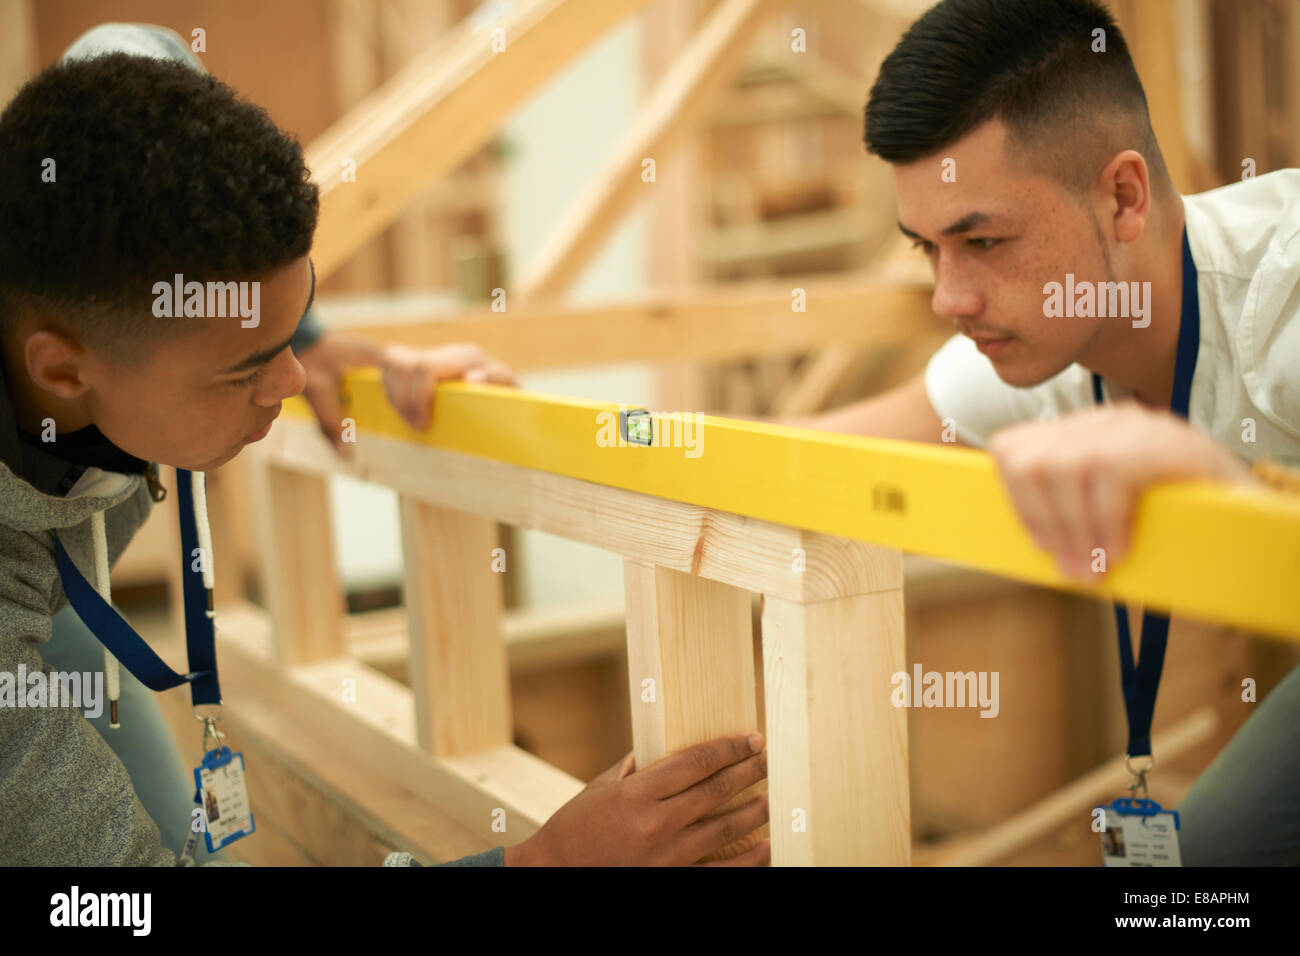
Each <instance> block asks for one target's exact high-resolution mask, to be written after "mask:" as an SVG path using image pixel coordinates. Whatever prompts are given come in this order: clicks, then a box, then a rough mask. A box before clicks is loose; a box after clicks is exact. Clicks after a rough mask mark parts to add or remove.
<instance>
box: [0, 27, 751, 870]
mask: <svg viewBox="0 0 1300 956" xmlns="http://www.w3.org/2000/svg"><path fill="white" fill-rule="evenodd" d="M114 51H116V52H114ZM317 209H318V195H317V188H316V186H315V185H313V184H312V182H311V181H310V175H309V171H308V170H307V169H306V168H305V166H304V164H303V157H302V150H301V147H300V146H299V144H298V143H297V142H296V141H294V140H293V139H292V138H291V137H289V136H286V135H285V134H284V133H283V132H281V131H280V130H279V129H277V128H276V126H275V125H274V124H273V123H272V122H271V120H270V119H269V117H268V116H267V115H266V113H265V111H263V110H262V109H260V108H259V107H257V106H254V105H252V104H250V103H248V102H245V101H243V100H241V99H239V97H238V96H237V95H236V94H235V93H234V91H233V90H231V89H230V88H229V87H228V86H226V85H225V84H223V83H221V82H220V81H218V80H217V79H215V78H214V77H212V76H209V75H207V74H206V73H205V72H204V71H203V70H202V67H201V65H200V64H199V63H198V62H197V60H195V59H194V58H193V56H192V55H191V54H190V52H189V51H188V49H186V47H185V45H184V43H183V42H182V41H180V39H179V38H178V37H176V36H175V34H173V33H171V32H170V31H167V30H163V29H160V28H155V27H148V26H135V25H125V24H113V25H108V26H105V27H101V28H97V29H96V30H95V31H92V32H91V33H90V34H88V35H86V36H85V37H83V38H82V39H81V40H79V41H78V43H77V44H75V45H74V47H73V49H72V50H70V51H69V53H68V55H67V56H66V57H65V59H64V60H63V61H62V62H60V63H59V64H56V65H55V66H53V67H50V68H49V69H47V70H45V71H44V72H42V73H41V74H40V75H39V76H37V77H36V78H34V79H33V80H32V81H30V82H29V83H28V84H27V85H26V86H24V87H23V89H22V90H20V91H19V93H18V94H17V95H16V96H15V98H14V99H13V101H12V102H11V103H10V104H9V105H8V107H7V108H6V109H5V110H4V112H3V114H2V115H0V358H2V359H3V361H2V362H0V371H2V372H3V385H4V387H3V388H0V686H3V683H4V682H3V677H4V676H5V675H9V676H10V677H11V678H12V676H13V675H16V674H18V673H25V674H29V675H30V674H35V673H38V672H41V671H43V670H44V669H45V668H46V667H48V665H49V663H50V661H51V660H55V661H60V662H79V661H86V660H89V664H88V665H87V664H80V665H78V666H67V667H63V668H55V669H65V670H91V669H97V668H98V662H99V661H102V654H101V655H100V656H98V657H97V656H96V648H95V643H94V638H93V636H92V635H91V634H90V632H89V631H88V630H87V629H86V628H85V627H84V626H80V622H79V621H77V620H76V616H75V615H73V614H72V612H71V610H69V609H67V604H68V601H69V599H68V596H67V594H66V593H65V590H64V586H63V585H64V584H66V583H68V578H67V577H66V576H64V575H63V574H62V573H61V572H62V571H64V570H66V569H65V568H61V567H60V565H59V563H58V561H57V557H56V556H61V555H63V554H64V553H66V555H67V556H68V558H69V559H70V560H71V561H72V563H73V564H74V565H75V566H76V568H77V569H79V570H80V573H81V574H82V575H84V576H85V577H86V578H90V577H91V574H92V569H93V568H94V567H95V566H96V565H97V564H98V565H100V566H102V567H104V568H107V567H108V566H111V564H112V563H113V562H114V561H115V560H116V559H117V557H118V556H119V555H120V554H121V552H122V550H123V549H124V548H125V547H126V546H127V544H128V542H129V541H130V539H131V536H132V535H133V534H134V532H135V530H136V529H137V528H138V527H139V526H140V525H141V524H142V523H143V521H144V519H145V518H146V516H147V515H148V513H149V511H150V509H151V508H152V507H153V504H154V502H155V501H156V500H159V498H160V497H161V492H162V489H161V488H160V486H159V482H158V480H157V470H156V466H155V464H154V463H155V462H162V463H165V464H169V465H174V466H176V467H177V468H179V469H185V470H188V471H190V472H206V471H210V470H212V469H215V468H218V467H220V466H221V465H222V464H224V463H225V462H228V461H230V460H231V459H232V458H234V457H235V456H236V455H238V454H239V452H240V450H241V449H242V448H243V447H244V446H245V445H246V444H248V443H249V442H251V441H256V440H258V439H259V438H261V437H263V436H264V435H265V434H266V432H267V430H268V429H269V428H270V427H271V423H272V422H273V421H274V419H275V417H276V416H277V415H278V413H279V411H280V403H281V402H283V401H284V400H285V399H286V398H290V397H292V396H294V395H298V394H301V393H305V396H306V398H307V399H308V401H309V402H310V403H311V404H312V406H313V408H314V409H315V411H316V414H317V416H318V418H319V420H320V423H321V428H322V430H323V431H324V433H325V434H326V435H327V437H329V438H330V439H331V440H332V441H334V442H335V444H336V446H338V447H339V448H340V450H341V451H342V445H341V443H340V441H339V437H340V427H339V426H340V421H339V418H340V416H339V405H338V385H339V382H340V379H341V376H342V374H343V372H344V371H345V370H346V369H347V367H349V366H352V365H362V364H374V365H379V366H380V367H381V368H382V370H383V376H384V381H385V385H386V391H387V394H388V396H389V398H390V400H392V401H393V403H394V405H395V406H397V407H398V408H399V409H400V410H401V411H402V413H403V415H404V416H405V417H406V418H407V420H408V421H409V422H410V423H411V424H412V426H413V427H416V428H420V427H423V426H424V425H425V424H426V422H427V419H428V415H429V413H430V402H431V400H432V397H433V392H434V387H435V386H436V384H437V382H438V381H439V380H443V379H448V378H457V377H465V378H470V379H476V380H479V381H489V382H498V383H505V384H512V383H513V375H512V374H511V372H510V370H509V369H507V368H505V366H503V365H501V364H500V363H498V362H494V361H492V360H491V359H489V358H488V357H486V356H484V355H483V354H482V353H481V352H480V351H479V350H478V349H476V348H474V347H472V346H453V347H449V348H446V349H433V350H429V351H417V350H413V349H409V348H404V347H401V346H393V347H389V348H377V347H375V346H372V345H368V344H366V343H364V342H361V341H359V340H352V339H349V338H347V337H345V336H343V335H340V334H338V333H334V332H328V331H324V330H322V329H321V328H320V327H319V325H318V324H316V323H314V322H313V321H312V319H311V318H310V316H309V310H310V306H311V302H312V298H313V296H314V294H315V275H314V271H313V269H312V265H311V259H310V255H309V254H310V250H311V244H312V234H313V232H314V230H315V228H316V217H317ZM178 276H179V277H181V278H179V279H178V278H177V277H178ZM174 282H175V283H179V284H180V286H181V288H182V289H183V290H184V294H183V296H175V295H170V294H168V288H169V287H171V286H172V285H173V283H174ZM189 283H200V287H201V288H202V287H206V288H209V289H211V288H212V287H213V286H214V285H217V286H218V288H221V289H227V288H233V289H238V290H240V297H239V300H238V301H239V304H240V310H239V314H235V311H236V310H235V309H234V308H233V307H231V306H230V305H229V303H233V302H234V301H235V300H234V298H230V299H229V300H228V304H227V307H226V308H225V309H223V310H219V311H217V312H216V313H215V314H212V313H211V312H208V311H207V310H205V309H204V308H202V307H200V308H198V309H196V310H191V309H190V308H189V304H190V293H189V286H188V284H189ZM254 283H255V285H250V284H254ZM245 293H247V294H245ZM182 299H184V302H182V301H181V300H182ZM212 301H213V299H212V298H208V299H207V302H208V303H211V302H212ZM198 304H199V305H200V306H202V305H203V303H198ZM194 312H198V313H199V314H194ZM178 557H179V556H178ZM10 686H11V687H12V684H11V685H10ZM123 687H124V690H125V691H127V693H126V694H124V696H123V704H124V707H123V710H124V714H123V719H122V725H123V729H121V730H105V731H104V732H103V733H102V734H101V733H100V732H99V731H98V730H97V729H96V728H95V727H94V726H92V725H91V723H90V722H89V720H87V718H86V716H84V715H83V714H82V712H81V711H80V710H78V709H76V708H69V707H57V706H31V707H24V706H15V702H14V701H12V700H9V701H6V700H5V699H4V698H3V696H0V815H3V826H0V865H13V864H42V865H64V864H74V865H114V864H119V865H120V864H127V865H142V864H143V865H174V864H175V863H177V851H178V850H179V849H180V846H179V844H180V842H181V841H182V840H183V839H184V835H185V833H186V831H187V830H188V824H189V820H190V812H191V809H192V808H193V797H194V790H193V787H192V785H191V784H189V783H188V782H187V780H186V777H187V776H188V771H187V769H186V765H185V764H184V763H182V762H181V759H180V757H179V755H177V754H176V752H175V749H174V746H173V745H172V744H171V743H170V741H169V739H168V735H167V731H166V728H165V725H164V724H163V722H162V720H161V718H160V717H159V716H158V714H157V710H156V707H155V706H153V704H152V701H151V699H150V698H149V695H148V694H147V692H145V691H144V688H143V687H141V686H139V685H135V684H133V682H132V679H131V677H130V676H129V675H127V674H123ZM132 688H134V691H135V692H134V695H133V696H132ZM25 691H26V688H22V689H21V690H20V692H25ZM141 718H143V722H141ZM137 725H138V726H140V727H141V728H142V730H143V731H144V733H143V735H139V739H137V740H136V741H135V744H134V745H127V744H126V742H125V739H124V738H120V737H118V736H117V735H119V734H124V733H125V732H126V728H127V727H128V726H130V727H136V726H137ZM105 738H107V740H108V741H112V742H114V743H115V744H118V746H119V750H120V753H121V758H119V754H118V753H115V752H114V750H113V749H111V748H110V744H109V743H108V742H106V739H105ZM123 760H126V761H129V762H130V764H131V769H130V770H129V771H128V769H127V768H126V767H125V766H124V763H123ZM765 760H766V755H765V754H764V753H763V752H762V741H761V738H757V741H756V742H755V741H754V740H747V739H746V738H745V737H743V736H738V737H734V738H730V737H729V738H723V739H719V740H715V741H710V742H707V743H704V744H701V745H699V746H697V747H694V748H690V749H688V750H686V751H681V752H679V753H677V754H673V755H669V756H667V757H665V758H663V759H662V760H660V761H658V762H656V763H655V764H654V765H652V766H650V767H647V768H643V769H640V770H638V771H637V772H633V770H634V763H633V761H632V759H631V755H630V754H629V755H628V757H627V758H625V759H624V760H623V761H621V762H620V763H619V764H618V765H616V766H615V767H612V768H611V769H610V770H609V771H607V772H606V773H605V774H602V775H601V776H600V777H598V778H597V779H596V780H594V781H592V783H591V784H590V785H588V787H587V788H586V789H585V790H584V791H582V792H581V793H580V794H579V795H578V796H577V797H575V798H574V799H573V800H572V801H570V802H569V803H568V804H566V805H565V806H564V807H562V808H561V809H560V810H559V811H558V812H557V813H556V814H555V815H554V816H553V817H552V818H551V820H549V821H548V822H547V823H546V825H545V826H544V827H543V828H542V829H541V830H540V831H539V832H538V833H537V834H536V835H534V836H533V837H532V838H530V839H528V840H526V841H524V842H522V843H520V844H516V845H513V846H510V847H497V848H495V849H493V850H490V851H488V852H486V853H483V854H479V855H477V856H475V857H469V858H466V859H464V860H460V861H456V864H453V865H503V864H506V865H515V864H532V863H539V864H552V863H573V864H615V863H665V864H686V863H692V862H695V861H698V860H700V859H701V858H703V857H705V856H707V855H709V854H710V853H712V852H713V851H714V850H716V849H718V848H719V847H721V846H723V845H725V844H727V843H729V842H731V840H732V839H734V838H735V835H736V834H747V833H749V832H750V831H752V830H754V829H756V828H757V827H759V826H761V825H762V824H763V823H764V822H765V821H766V819H767V804H766V798H765V797H763V798H758V799H755V800H752V801H750V802H749V803H747V804H745V805H744V806H742V807H739V808H736V809H734V810H731V811H729V812H727V813H725V814H721V815H719V816H716V817H710V818H708V819H705V818H706V816H707V815H708V814H709V813H710V812H712V811H715V810H716V808H717V807H718V806H720V805H721V804H722V803H723V802H725V801H726V800H727V799H729V798H730V796H732V795H734V794H736V793H739V792H740V791H741V790H743V789H744V788H745V787H747V786H750V785H751V784H753V783H755V782H756V781H758V780H760V779H762V777H763V776H765V770H766V763H765ZM189 766H193V764H189ZM250 772H253V773H255V772H256V770H255V769H254V768H250ZM191 779H192V778H191ZM133 781H139V782H140V783H141V792H139V793H137V790H136V788H135V787H134V786H133ZM146 781H148V782H149V783H148V786H145V783H146ZM145 801H148V803H149V805H148V806H146V803H145ZM155 818H157V820H155ZM159 823H162V824H163V826H164V827H167V836H166V837H164V836H163V835H162V834H160V831H159V825H158V824H159ZM173 827H175V829H173ZM767 854H768V843H767V841H766V840H763V841H760V842H759V843H758V844H757V845H756V846H755V847H754V848H752V849H751V850H749V851H748V852H746V853H745V854H743V855H741V856H739V857H736V858H735V859H734V860H732V861H730V863H731V864H734V865H756V864H762V863H764V862H765V861H766V859H767ZM212 862H220V861H212ZM402 862H410V858H409V856H404V858H403V860H402Z"/></svg>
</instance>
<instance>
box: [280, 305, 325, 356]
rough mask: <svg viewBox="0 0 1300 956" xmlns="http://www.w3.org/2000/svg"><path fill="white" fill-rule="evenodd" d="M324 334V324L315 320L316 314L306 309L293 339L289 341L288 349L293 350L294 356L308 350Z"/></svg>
mask: <svg viewBox="0 0 1300 956" xmlns="http://www.w3.org/2000/svg"><path fill="white" fill-rule="evenodd" d="M324 334H325V323H323V322H322V321H321V320H320V319H318V318H316V313H315V312H313V311H312V310H311V309H308V310H307V311H306V313H305V314H304V315H303V317H302V321H300V322H299V323H298V328H297V330H296V331H295V332H294V333H293V338H291V339H290V340H289V348H291V349H293V352H294V354H295V355H298V354H300V353H301V352H303V351H305V350H307V349H308V348H310V347H311V346H312V345H313V344H315V342H316V340H317V339H319V338H320V337H321V336H322V335H324Z"/></svg>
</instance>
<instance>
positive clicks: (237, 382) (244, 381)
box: [226, 365, 266, 388]
mask: <svg viewBox="0 0 1300 956" xmlns="http://www.w3.org/2000/svg"><path fill="white" fill-rule="evenodd" d="M264 372H266V366H265V365H263V366H262V367H261V368H259V369H258V370H257V371H256V372H254V373H253V374H252V375H245V376H244V377H243V378H237V379H233V380H231V381H229V382H227V383H226V384H227V385H233V386H234V387H235V388H247V387H248V386H250V385H252V384H253V383H254V382H256V381H257V380H258V379H259V378H261V377H262V375H263V373H264Z"/></svg>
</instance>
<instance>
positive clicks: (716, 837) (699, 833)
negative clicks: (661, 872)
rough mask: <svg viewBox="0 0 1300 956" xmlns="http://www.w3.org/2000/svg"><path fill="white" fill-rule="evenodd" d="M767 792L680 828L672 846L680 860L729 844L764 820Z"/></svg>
mask: <svg viewBox="0 0 1300 956" xmlns="http://www.w3.org/2000/svg"><path fill="white" fill-rule="evenodd" d="M767 814H768V803H767V794H765V793H763V794H759V795H758V796H757V797H755V798H754V799H753V800H750V801H748V802H746V803H744V804H741V805H740V806H739V807H736V808H735V809H733V810H729V811H727V812H726V813H720V814H718V815H717V816H716V817H709V818H708V819H706V820H700V821H699V822H698V823H693V824H691V825H690V826H689V827H687V828H686V829H685V830H683V831H682V836H681V838H680V840H681V842H680V844H679V846H678V847H674V848H673V850H674V853H675V854H676V853H678V852H680V855H681V858H682V859H687V860H699V859H701V858H702V857H705V856H708V855H709V854H710V853H714V852H716V851H718V850H721V849H722V848H723V847H724V846H730V845H731V844H733V843H735V842H736V841H737V840H739V839H741V838H742V837H744V836H745V835H746V834H749V833H753V832H754V831H755V830H757V829H758V828H759V827H761V826H762V825H763V824H764V823H766V822H767Z"/></svg>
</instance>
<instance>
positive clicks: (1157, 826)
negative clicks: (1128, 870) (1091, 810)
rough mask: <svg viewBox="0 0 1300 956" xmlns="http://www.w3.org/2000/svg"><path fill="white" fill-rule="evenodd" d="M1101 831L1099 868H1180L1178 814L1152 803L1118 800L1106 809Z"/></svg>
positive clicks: (1150, 801) (1123, 798)
mask: <svg viewBox="0 0 1300 956" xmlns="http://www.w3.org/2000/svg"><path fill="white" fill-rule="evenodd" d="M1104 809H1105V819H1106V828H1105V829H1104V830H1102V832H1101V865H1102V866H1182V865H1183V861H1182V857H1181V855H1180V854H1179V852H1178V811H1177V810H1165V809H1164V808H1162V807H1161V806H1160V804H1158V803H1156V802H1155V801H1154V800H1135V799H1131V798H1129V797H1121V798H1120V799H1118V800H1116V801H1115V802H1114V803H1112V804H1111V805H1110V806H1109V807H1105V808H1104Z"/></svg>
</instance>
